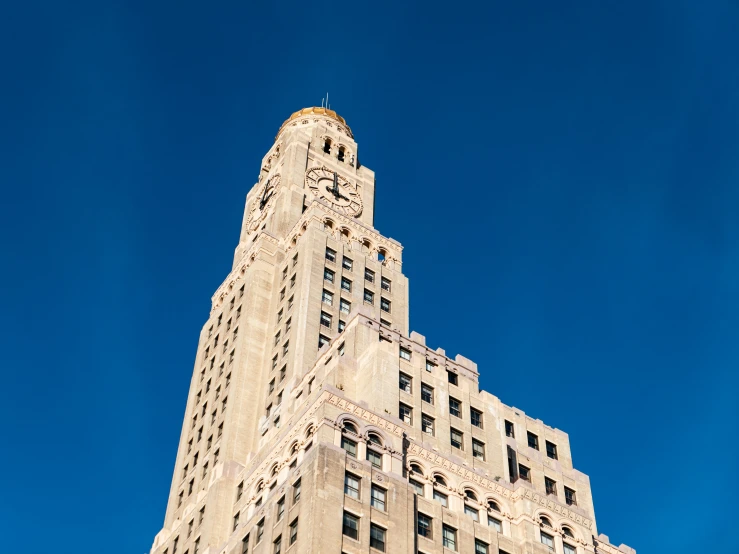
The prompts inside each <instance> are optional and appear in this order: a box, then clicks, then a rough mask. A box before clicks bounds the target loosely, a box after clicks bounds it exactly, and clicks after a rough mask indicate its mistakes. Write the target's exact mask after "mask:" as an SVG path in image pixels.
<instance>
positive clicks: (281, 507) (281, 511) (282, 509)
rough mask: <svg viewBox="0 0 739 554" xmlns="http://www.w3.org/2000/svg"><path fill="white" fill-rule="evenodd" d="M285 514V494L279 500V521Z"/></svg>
mask: <svg viewBox="0 0 739 554" xmlns="http://www.w3.org/2000/svg"><path fill="white" fill-rule="evenodd" d="M283 515H285V497H284V496H283V497H282V498H280V499H279V500H278V501H277V521H281V520H282V516H283Z"/></svg>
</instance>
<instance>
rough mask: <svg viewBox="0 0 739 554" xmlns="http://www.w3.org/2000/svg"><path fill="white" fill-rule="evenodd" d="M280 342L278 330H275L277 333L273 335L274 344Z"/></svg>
mask: <svg viewBox="0 0 739 554" xmlns="http://www.w3.org/2000/svg"><path fill="white" fill-rule="evenodd" d="M279 342H280V331H277V334H276V335H275V346H277V345H278V344H279Z"/></svg>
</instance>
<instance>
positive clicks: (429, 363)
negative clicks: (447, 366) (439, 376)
mask: <svg viewBox="0 0 739 554" xmlns="http://www.w3.org/2000/svg"><path fill="white" fill-rule="evenodd" d="M435 369H436V364H435V363H434V362H432V361H431V360H426V371H434V370H435Z"/></svg>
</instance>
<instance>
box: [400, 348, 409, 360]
mask: <svg viewBox="0 0 739 554" xmlns="http://www.w3.org/2000/svg"><path fill="white" fill-rule="evenodd" d="M400 359H401V360H405V361H406V362H410V361H411V351H410V350H408V349H407V348H403V347H402V346H401V347H400Z"/></svg>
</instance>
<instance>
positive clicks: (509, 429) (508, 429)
mask: <svg viewBox="0 0 739 554" xmlns="http://www.w3.org/2000/svg"><path fill="white" fill-rule="evenodd" d="M505 436H506V437H511V438H512V439H515V438H516V432H515V431H514V430H513V423H511V422H510V421H508V420H507V419H506V420H505Z"/></svg>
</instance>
